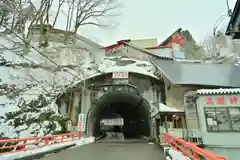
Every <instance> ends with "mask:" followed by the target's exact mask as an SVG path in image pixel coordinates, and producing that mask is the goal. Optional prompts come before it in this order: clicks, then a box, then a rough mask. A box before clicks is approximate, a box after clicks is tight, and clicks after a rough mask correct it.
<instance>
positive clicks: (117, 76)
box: [112, 72, 128, 79]
mask: <svg viewBox="0 0 240 160" xmlns="http://www.w3.org/2000/svg"><path fill="white" fill-rule="evenodd" d="M112 78H113V79H128V72H113V73H112Z"/></svg>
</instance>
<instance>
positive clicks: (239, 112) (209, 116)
mask: <svg viewBox="0 0 240 160" xmlns="http://www.w3.org/2000/svg"><path fill="white" fill-rule="evenodd" d="M204 113H205V118H206V124H207V130H208V132H240V107H208V108H204Z"/></svg>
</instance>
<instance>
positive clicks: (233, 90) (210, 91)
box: [197, 88, 240, 95]
mask: <svg viewBox="0 0 240 160" xmlns="http://www.w3.org/2000/svg"><path fill="white" fill-rule="evenodd" d="M239 93H240V88H229V89H226V88H225V89H223V88H220V89H199V90H197V94H200V95H204V94H239Z"/></svg>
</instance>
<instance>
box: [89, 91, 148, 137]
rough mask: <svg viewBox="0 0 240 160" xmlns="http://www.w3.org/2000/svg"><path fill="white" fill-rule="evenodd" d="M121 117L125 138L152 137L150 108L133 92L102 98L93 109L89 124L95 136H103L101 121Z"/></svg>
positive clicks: (113, 93)
mask: <svg viewBox="0 0 240 160" xmlns="http://www.w3.org/2000/svg"><path fill="white" fill-rule="evenodd" d="M111 115H120V116H121V117H122V118H123V119H124V126H123V128H122V132H123V135H124V137H125V138H139V137H140V136H149V135H150V122H149V120H150V106H149V103H148V102H147V101H146V100H145V99H144V98H143V97H141V96H140V95H138V94H136V93H132V92H127V91H121V92H109V93H106V94H104V95H103V96H101V97H100V98H99V99H98V100H97V103H96V105H94V106H93V107H92V108H91V111H90V114H89V118H88V123H89V124H90V126H91V127H90V130H91V133H92V135H93V136H96V137H97V136H99V135H101V131H100V119H102V118H105V117H109V116H111Z"/></svg>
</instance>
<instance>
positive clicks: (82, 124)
mask: <svg viewBox="0 0 240 160" xmlns="http://www.w3.org/2000/svg"><path fill="white" fill-rule="evenodd" d="M86 120H87V115H86V114H85V113H81V114H79V115H78V128H79V131H82V132H84V131H85V130H86Z"/></svg>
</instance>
